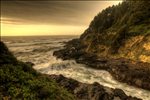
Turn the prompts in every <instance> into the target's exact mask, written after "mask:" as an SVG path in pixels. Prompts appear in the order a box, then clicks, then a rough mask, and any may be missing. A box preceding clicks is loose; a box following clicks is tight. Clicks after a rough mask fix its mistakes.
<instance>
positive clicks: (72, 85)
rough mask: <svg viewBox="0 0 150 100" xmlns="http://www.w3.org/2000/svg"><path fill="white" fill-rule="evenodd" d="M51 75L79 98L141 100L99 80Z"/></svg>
mask: <svg viewBox="0 0 150 100" xmlns="http://www.w3.org/2000/svg"><path fill="white" fill-rule="evenodd" d="M49 77H50V78H51V79H53V80H55V81H56V82H57V83H58V84H59V85H60V86H63V87H64V88H66V89H67V90H68V91H69V92H71V93H72V94H73V95H74V96H75V98H76V99H77V100H141V99H138V98H136V97H131V96H127V95H126V94H125V93H124V92H123V91H122V90H121V89H112V88H108V87H104V86H102V85H100V84H99V83H97V82H95V83H93V84H86V83H80V82H78V81H76V80H74V79H71V78H66V77H64V76H63V75H49Z"/></svg>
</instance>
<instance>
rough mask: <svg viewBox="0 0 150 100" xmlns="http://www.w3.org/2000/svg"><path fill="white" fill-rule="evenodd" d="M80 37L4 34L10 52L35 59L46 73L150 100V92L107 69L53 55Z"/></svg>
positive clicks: (37, 65)
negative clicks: (117, 78) (125, 80)
mask: <svg viewBox="0 0 150 100" xmlns="http://www.w3.org/2000/svg"><path fill="white" fill-rule="evenodd" d="M76 37H77V36H48V37H44V36H43V37H3V38H2V40H3V41H4V42H5V43H6V45H7V46H8V47H9V49H10V51H12V52H13V54H14V55H15V56H16V57H17V58H18V59H19V60H21V61H24V62H33V63H34V64H35V65H34V66H33V67H34V69H36V70H37V71H39V72H41V73H45V74H57V75H59V74H62V75H64V76H65V77H69V78H73V79H76V80H78V81H80V82H84V83H93V82H98V83H100V84H101V85H104V86H107V87H111V88H120V89H122V90H123V91H124V92H125V93H126V94H127V95H132V96H136V97H139V98H142V99H143V100H150V91H147V90H143V89H140V88H136V87H132V86H129V85H127V84H125V83H120V82H118V81H116V80H114V79H113V77H112V76H111V75H110V74H109V73H108V72H107V71H104V70H96V69H92V68H89V67H86V65H83V64H78V63H76V62H75V61H74V60H66V61H62V60H61V59H57V58H56V57H54V56H53V52H54V51H55V50H59V49H61V48H63V45H64V42H67V41H68V40H71V39H73V38H76Z"/></svg>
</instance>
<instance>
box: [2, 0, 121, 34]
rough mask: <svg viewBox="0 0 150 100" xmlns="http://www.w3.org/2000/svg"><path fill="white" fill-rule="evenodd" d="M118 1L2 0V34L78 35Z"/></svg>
mask: <svg viewBox="0 0 150 100" xmlns="http://www.w3.org/2000/svg"><path fill="white" fill-rule="evenodd" d="M119 2H121V1H119V0H117V1H112V0H111V1H108V0H107V1H104V0H103V1H86V0H84V1H83V0H82V1H79V0H77V1H69V0H67V1H63V0H59V1H55V0H53V1H52V0H3V1H2V2H1V35H2V36H28V35H80V34H82V33H83V32H84V30H85V29H87V28H88V26H89V24H90V22H91V21H92V19H93V18H94V16H96V15H97V14H98V13H99V12H101V11H102V10H103V9H105V8H106V7H109V6H112V5H116V4H118V3H119Z"/></svg>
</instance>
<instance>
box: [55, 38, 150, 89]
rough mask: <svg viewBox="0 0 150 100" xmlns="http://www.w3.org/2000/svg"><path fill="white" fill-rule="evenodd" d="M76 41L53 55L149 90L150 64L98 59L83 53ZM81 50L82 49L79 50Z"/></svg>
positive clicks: (104, 58) (125, 60)
mask: <svg viewBox="0 0 150 100" xmlns="http://www.w3.org/2000/svg"><path fill="white" fill-rule="evenodd" d="M80 45H81V44H80V42H79V40H78V39H74V40H72V41H70V42H68V43H67V44H66V45H65V46H64V49H62V50H58V51H55V52H54V55H55V56H57V57H58V58H61V59H63V60H67V59H74V60H76V62H77V63H81V64H86V65H87V66H88V67H91V68H95V69H100V70H101V69H102V70H106V71H108V72H109V73H110V74H111V75H112V76H113V77H114V78H115V79H116V80H118V81H121V82H125V83H127V84H129V85H133V86H136V87H140V88H143V89H147V90H150V84H149V83H150V64H149V63H146V62H145V63H144V62H140V61H138V62H136V61H133V60H129V59H125V58H118V59H112V58H107V57H98V56H96V55H94V54H88V53H86V52H84V51H83V47H84V46H80ZM81 48H82V49H81Z"/></svg>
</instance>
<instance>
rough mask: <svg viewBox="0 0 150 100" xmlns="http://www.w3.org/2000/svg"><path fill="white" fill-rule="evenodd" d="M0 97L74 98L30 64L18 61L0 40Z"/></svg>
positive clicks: (54, 99) (56, 99) (55, 99)
mask: <svg viewBox="0 0 150 100" xmlns="http://www.w3.org/2000/svg"><path fill="white" fill-rule="evenodd" d="M0 53H1V54H0V99H2V98H3V99H4V98H5V99H8V98H11V99H23V98H24V99H32V100H34V99H36V100H38V99H49V100H74V97H73V95H72V94H70V93H69V92H68V91H66V90H65V89H64V88H62V87H60V86H58V85H57V83H56V82H54V81H53V80H52V79H50V78H48V76H46V75H42V74H40V73H37V72H36V71H35V70H34V69H33V68H32V66H31V65H29V64H26V63H23V62H20V61H18V60H17V59H16V58H15V57H14V56H13V55H12V54H11V53H10V52H9V50H8V48H7V47H6V46H5V44H4V43H2V42H0Z"/></svg>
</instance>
